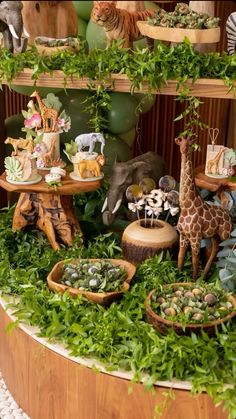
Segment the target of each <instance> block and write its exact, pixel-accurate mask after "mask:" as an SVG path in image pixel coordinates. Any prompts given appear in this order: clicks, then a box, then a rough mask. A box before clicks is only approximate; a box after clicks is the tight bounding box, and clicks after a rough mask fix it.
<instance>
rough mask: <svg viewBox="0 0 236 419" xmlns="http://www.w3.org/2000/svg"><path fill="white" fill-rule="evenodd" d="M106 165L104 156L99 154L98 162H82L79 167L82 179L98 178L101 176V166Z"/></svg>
mask: <svg viewBox="0 0 236 419" xmlns="http://www.w3.org/2000/svg"><path fill="white" fill-rule="evenodd" d="M104 163H105V158H104V155H103V154H99V156H98V157H97V158H96V160H82V161H81V162H80V163H79V166H78V172H79V175H80V177H82V178H86V177H88V176H87V175H88V173H89V176H90V177H92V176H94V177H98V176H101V166H103V165H104Z"/></svg>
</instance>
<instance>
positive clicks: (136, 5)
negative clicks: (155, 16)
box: [116, 0, 145, 12]
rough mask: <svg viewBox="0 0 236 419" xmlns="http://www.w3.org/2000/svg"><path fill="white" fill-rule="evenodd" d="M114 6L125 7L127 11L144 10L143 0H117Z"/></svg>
mask: <svg viewBox="0 0 236 419" xmlns="http://www.w3.org/2000/svg"><path fill="white" fill-rule="evenodd" d="M116 7H117V8H118V9H125V10H127V11H128V12H139V11H141V10H145V4H144V1H132V0H131V1H119V0H117V2H116Z"/></svg>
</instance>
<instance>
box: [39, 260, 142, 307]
mask: <svg viewBox="0 0 236 419" xmlns="http://www.w3.org/2000/svg"><path fill="white" fill-rule="evenodd" d="M101 260H103V261H107V262H111V263H112V264H113V265H116V266H120V267H122V268H124V269H125V270H126V272H127V277H126V279H125V281H124V283H123V286H122V289H121V290H119V291H110V292H92V291H83V290H79V289H77V288H73V287H69V286H67V285H64V284H60V282H59V281H60V278H61V277H62V272H63V267H64V264H65V262H64V261H63V260H62V261H61V262H58V263H56V265H55V266H54V267H53V269H52V271H51V272H50V273H49V275H48V277H47V283H48V286H49V288H50V289H51V290H53V291H56V292H62V293H63V292H65V291H66V290H69V292H70V294H71V295H72V297H77V296H78V295H83V297H85V298H87V299H88V300H90V301H93V302H94V303H97V304H101V305H105V306H106V305H109V304H110V303H111V302H112V301H114V300H119V299H120V298H121V297H122V296H123V294H124V292H126V291H128V290H129V287H130V282H131V280H132V278H133V276H134V274H135V271H136V268H135V266H134V265H132V263H129V262H127V261H126V260H123V259H73V260H71V261H70V262H71V263H78V262H81V261H87V262H99V261H101Z"/></svg>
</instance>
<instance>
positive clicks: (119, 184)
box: [102, 151, 166, 226]
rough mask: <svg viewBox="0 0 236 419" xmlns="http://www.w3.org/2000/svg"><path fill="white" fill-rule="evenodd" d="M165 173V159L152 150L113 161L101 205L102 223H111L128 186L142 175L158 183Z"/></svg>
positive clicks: (139, 179) (136, 182)
mask: <svg viewBox="0 0 236 419" xmlns="http://www.w3.org/2000/svg"><path fill="white" fill-rule="evenodd" d="M165 174H166V163H165V161H164V160H163V158H162V157H161V156H159V155H158V154H156V153H154V152H152V151H149V152H148V153H145V154H142V155H141V156H138V157H135V158H134V159H132V160H129V161H127V162H122V163H115V164H114V165H113V168H112V172H111V178H110V187H109V190H108V193H107V196H106V199H105V201H104V204H103V207H102V213H103V215H102V218H103V223H104V224H105V225H107V226H109V225H111V224H112V222H113V221H114V218H115V216H116V213H117V211H118V209H119V207H120V205H121V203H122V201H123V198H124V196H125V191H126V189H127V188H128V186H130V185H132V184H134V183H135V184H139V182H140V181H141V180H142V179H143V178H144V177H151V178H152V179H154V180H155V182H156V183H157V184H158V181H159V179H160V178H161V177H162V176H164V175H165Z"/></svg>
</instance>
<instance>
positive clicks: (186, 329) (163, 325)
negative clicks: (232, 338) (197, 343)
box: [144, 282, 236, 336]
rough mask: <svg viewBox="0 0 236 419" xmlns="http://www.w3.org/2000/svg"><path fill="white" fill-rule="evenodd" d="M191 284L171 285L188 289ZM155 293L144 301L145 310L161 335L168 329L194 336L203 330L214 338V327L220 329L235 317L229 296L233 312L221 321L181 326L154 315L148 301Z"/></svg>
mask: <svg viewBox="0 0 236 419" xmlns="http://www.w3.org/2000/svg"><path fill="white" fill-rule="evenodd" d="M193 284H194V283H193V282H179V283H175V284H171V285H173V287H174V286H182V287H188V286H189V285H193ZM169 286H170V284H168V285H165V287H164V288H166V287H169ZM154 292H156V290H155V289H154V290H152V291H151V292H150V293H149V294H148V296H147V298H146V300H145V303H144V305H145V308H146V316H147V320H148V322H149V323H151V324H152V325H153V326H154V327H155V329H156V330H158V331H159V332H160V333H162V334H166V333H167V331H168V329H169V328H172V329H174V331H175V332H176V333H177V334H178V335H188V336H189V335H191V333H192V332H194V333H195V334H196V335H197V334H200V332H201V331H202V330H203V331H204V332H206V333H207V334H208V335H209V336H214V335H215V332H216V326H217V327H218V328H220V327H221V325H222V323H225V322H227V321H228V320H230V319H232V318H233V317H234V316H235V315H236V298H235V297H234V296H232V295H230V296H229V301H230V302H231V303H232V304H233V306H234V308H235V310H233V311H232V312H231V313H230V314H228V315H227V316H225V317H223V318H222V319H218V320H213V321H212V322H209V323H192V324H186V325H182V324H181V323H178V322H174V321H172V320H167V319H164V318H163V317H161V316H158V314H156V313H155V312H154V311H153V310H152V308H151V306H150V299H151V297H152V295H153V294H154Z"/></svg>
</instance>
